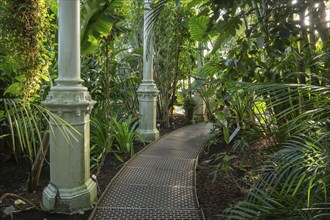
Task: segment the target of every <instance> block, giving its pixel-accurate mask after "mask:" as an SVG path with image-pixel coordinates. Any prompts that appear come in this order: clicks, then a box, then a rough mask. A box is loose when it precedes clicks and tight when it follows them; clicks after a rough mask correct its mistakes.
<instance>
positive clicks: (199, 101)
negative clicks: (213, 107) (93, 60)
mask: <svg viewBox="0 0 330 220" xmlns="http://www.w3.org/2000/svg"><path fill="white" fill-rule="evenodd" d="M198 50H199V53H198V55H197V70H200V69H201V68H202V67H203V56H204V53H203V51H204V50H203V49H202V44H201V43H198ZM194 100H195V102H196V110H195V115H194V120H195V121H196V122H201V121H205V120H206V118H205V111H206V105H205V102H204V100H203V98H202V97H201V95H200V94H199V93H198V91H197V90H196V91H195V92H194Z"/></svg>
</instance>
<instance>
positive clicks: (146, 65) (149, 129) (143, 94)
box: [137, 0, 159, 142]
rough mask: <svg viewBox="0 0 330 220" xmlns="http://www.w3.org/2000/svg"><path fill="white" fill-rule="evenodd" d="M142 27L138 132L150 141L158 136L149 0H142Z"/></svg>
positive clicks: (156, 92) (138, 91)
mask: <svg viewBox="0 0 330 220" xmlns="http://www.w3.org/2000/svg"><path fill="white" fill-rule="evenodd" d="M144 4H145V6H144V7H145V9H146V10H145V12H144V28H143V80H142V83H141V85H140V86H139V88H138V90H137V93H138V95H139V104H140V106H139V108H140V126H139V129H138V132H139V134H140V135H141V136H142V137H143V138H144V139H145V140H146V141H147V142H151V141H154V140H156V139H157V138H159V131H158V130H157V128H156V102H157V94H158V89H157V87H156V84H155V83H154V80H153V42H152V35H153V28H152V27H151V26H149V20H150V16H149V14H150V2H149V1H148V0H145V1H144Z"/></svg>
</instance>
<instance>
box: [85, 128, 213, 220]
mask: <svg viewBox="0 0 330 220" xmlns="http://www.w3.org/2000/svg"><path fill="white" fill-rule="evenodd" d="M211 128H212V126H211V125H210V124H205V123H200V124H196V125H189V126H186V127H183V128H180V129H178V130H176V131H173V132H171V133H169V134H167V135H164V136H162V137H161V138H160V139H158V140H157V141H155V142H153V143H151V144H150V145H148V146H147V147H146V148H144V149H143V150H142V151H140V152H139V153H137V154H136V156H134V157H133V158H132V159H131V160H130V161H128V162H127V163H126V164H125V166H124V167H123V168H122V169H121V170H120V172H119V173H118V174H117V175H116V176H115V177H114V178H113V180H112V181H111V182H110V184H109V185H108V187H107V188H106V190H105V191H104V192H103V194H102V196H101V198H100V199H99V202H98V204H97V206H96V208H95V209H94V211H93V213H92V214H91V216H90V219H95V220H98V219H111V220H114V219H130V220H131V219H153V220H154V219H204V216H203V213H202V211H201V209H200V208H199V204H198V200H197V197H196V188H195V168H196V165H197V158H198V155H199V153H200V151H201V149H202V147H203V146H204V144H205V138H206V135H207V134H208V133H209V131H210V129H211Z"/></svg>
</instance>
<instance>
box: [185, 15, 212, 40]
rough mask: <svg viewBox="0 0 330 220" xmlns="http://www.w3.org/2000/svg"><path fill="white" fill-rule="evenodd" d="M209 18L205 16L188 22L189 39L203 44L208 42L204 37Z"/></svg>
mask: <svg viewBox="0 0 330 220" xmlns="http://www.w3.org/2000/svg"><path fill="white" fill-rule="evenodd" d="M209 20H210V18H209V17H207V16H200V17H192V18H191V19H190V21H189V31H190V34H191V38H192V39H193V40H196V41H200V42H205V41H207V40H208V38H207V35H206V29H207V24H208V23H209Z"/></svg>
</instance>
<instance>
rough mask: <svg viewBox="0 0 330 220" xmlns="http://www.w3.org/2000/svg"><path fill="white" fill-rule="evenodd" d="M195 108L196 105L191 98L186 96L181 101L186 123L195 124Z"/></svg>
mask: <svg viewBox="0 0 330 220" xmlns="http://www.w3.org/2000/svg"><path fill="white" fill-rule="evenodd" d="M196 106H197V104H196V102H195V100H194V98H192V97H189V96H188V97H186V98H185V99H184V100H183V108H184V110H185V116H186V123H188V124H195V120H194V114H195V109H196Z"/></svg>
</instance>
